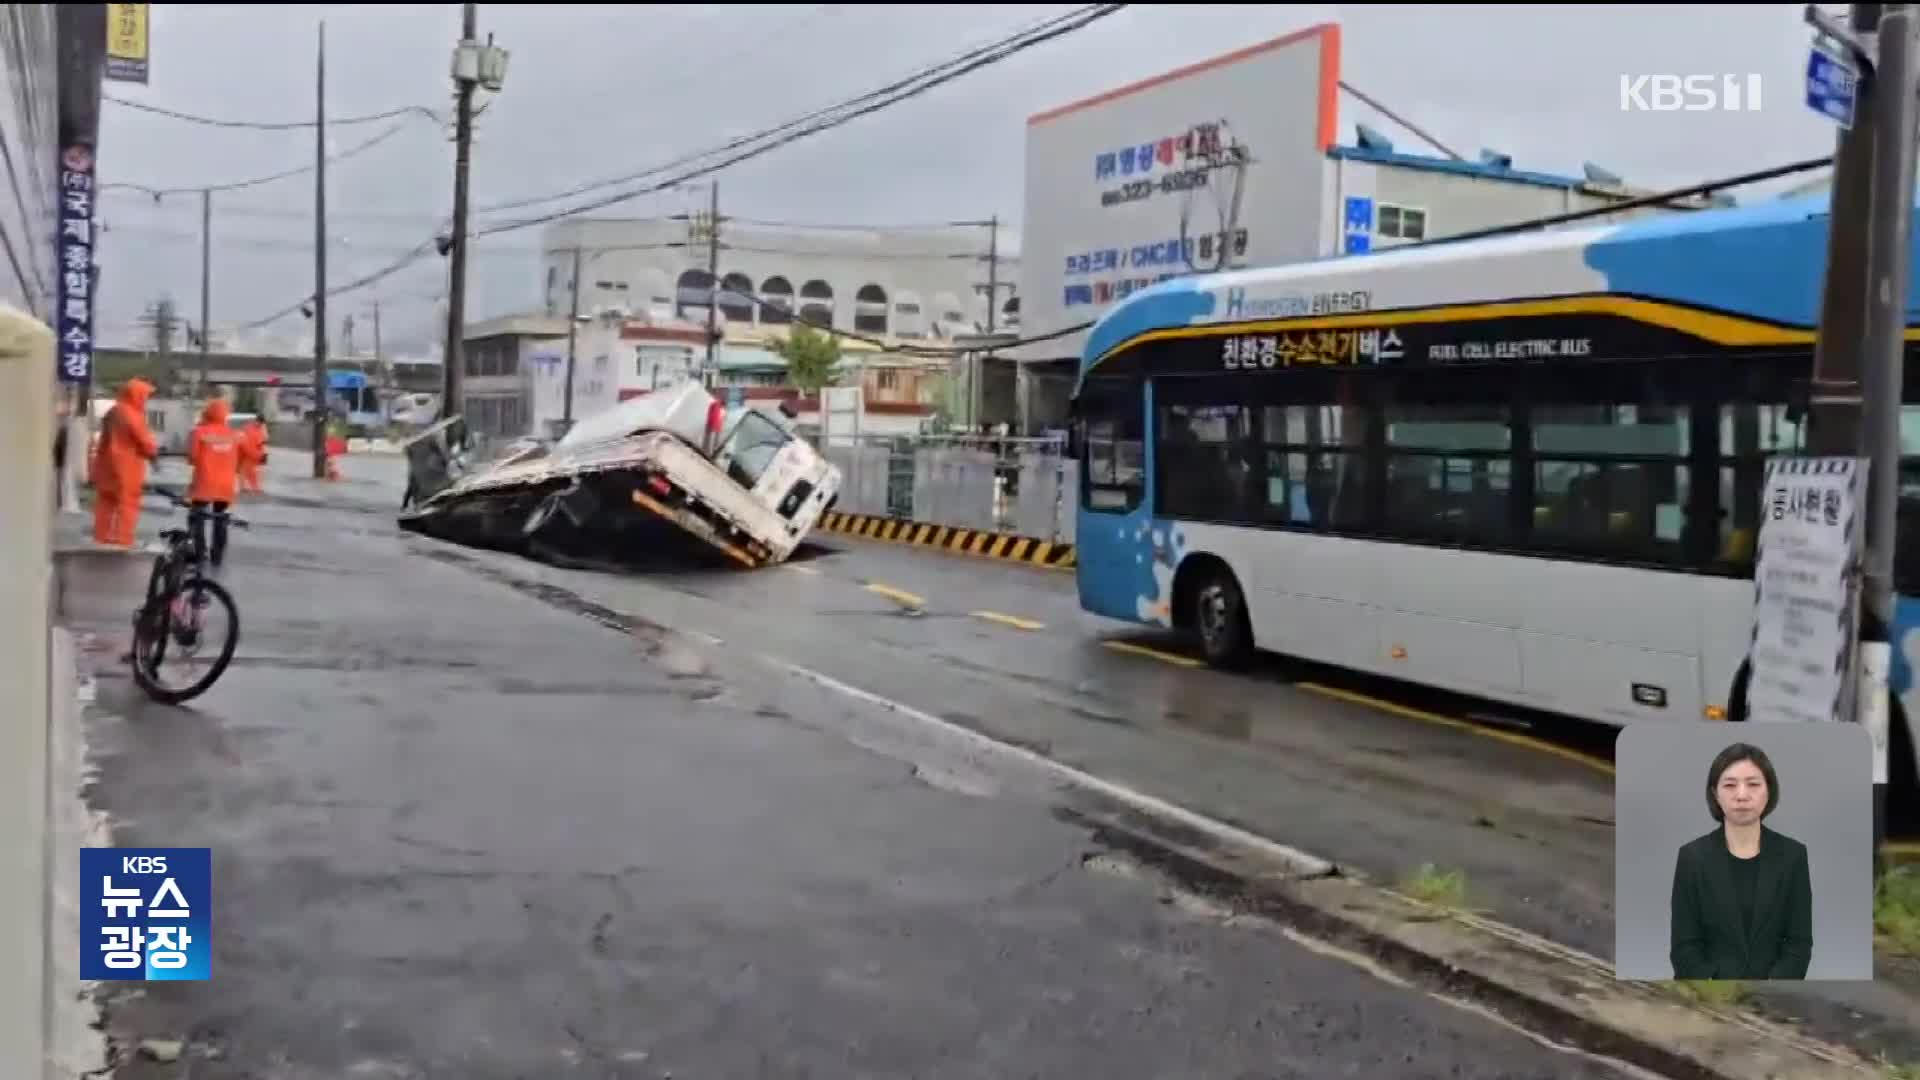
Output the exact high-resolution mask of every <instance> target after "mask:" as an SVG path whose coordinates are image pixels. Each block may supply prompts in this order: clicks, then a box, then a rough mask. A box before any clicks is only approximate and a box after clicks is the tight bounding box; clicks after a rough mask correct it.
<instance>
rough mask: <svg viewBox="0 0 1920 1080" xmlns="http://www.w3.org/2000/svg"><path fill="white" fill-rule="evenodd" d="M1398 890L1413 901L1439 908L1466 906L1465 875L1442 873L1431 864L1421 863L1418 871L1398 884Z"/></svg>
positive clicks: (1461, 872) (1458, 872)
mask: <svg viewBox="0 0 1920 1080" xmlns="http://www.w3.org/2000/svg"><path fill="white" fill-rule="evenodd" d="M1400 890H1401V891H1402V892H1404V893H1406V894H1407V895H1408V896H1411V897H1413V898H1414V899H1415V900H1423V901H1425V902H1427V903H1429V904H1434V905H1436V906H1439V907H1448V908H1464V907H1466V906H1467V875H1466V873H1465V872H1464V871H1460V870H1446V871H1442V870H1440V869H1439V868H1437V867H1435V866H1434V865H1433V864H1432V863H1422V864H1421V865H1420V869H1418V870H1415V871H1414V872H1413V873H1412V874H1410V875H1408V876H1407V878H1406V880H1405V881H1403V882H1401V883H1400Z"/></svg>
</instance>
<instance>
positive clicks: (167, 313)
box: [153, 296, 179, 394]
mask: <svg viewBox="0 0 1920 1080" xmlns="http://www.w3.org/2000/svg"><path fill="white" fill-rule="evenodd" d="M173 312H174V308H173V300H172V299H171V298H170V297H165V296H163V297H161V298H160V299H159V300H156V301H154V304H153V348H154V352H156V353H158V354H159V356H160V381H161V384H162V385H163V386H164V387H165V388H166V389H165V391H164V392H166V393H169V394H170V393H172V392H173V389H174V386H173V384H174V383H175V382H176V381H177V380H176V378H175V375H174V370H173V328H174V324H176V323H177V322H179V318H178V317H177V316H175V315H174V313H173Z"/></svg>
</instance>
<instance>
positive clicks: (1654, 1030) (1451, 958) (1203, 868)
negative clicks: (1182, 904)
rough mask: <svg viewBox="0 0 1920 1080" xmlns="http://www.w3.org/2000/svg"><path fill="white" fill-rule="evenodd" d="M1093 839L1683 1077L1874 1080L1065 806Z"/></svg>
mask: <svg viewBox="0 0 1920 1080" xmlns="http://www.w3.org/2000/svg"><path fill="white" fill-rule="evenodd" d="M1059 813H1061V814H1062V815H1063V816H1066V817H1069V818H1071V819H1074V820H1077V821H1078V822H1079V823H1080V824H1082V825H1084V826H1086V827H1087V828H1089V829H1091V830H1092V831H1093V834H1094V836H1095V838H1096V839H1097V840H1099V841H1100V842H1102V843H1104V844H1106V845H1108V846H1110V847H1112V848H1114V849H1115V850H1118V851H1121V852H1123V853H1125V854H1127V855H1130V856H1132V857H1133V858H1136V859H1138V860H1139V861H1140V862H1142V863H1144V864H1146V865H1148V866H1151V867H1153V868H1155V869H1158V870H1160V871H1162V872H1163V873H1166V874H1167V875H1168V876H1169V877H1171V878H1172V879H1174V880H1175V881H1177V882H1178V883H1179V884H1180V885H1181V886H1182V887H1184V888H1187V889H1189V890H1191V891H1194V892H1197V893H1200V894H1202V895H1205V896H1208V897H1210V898H1212V899H1214V900H1216V901H1219V902H1222V903H1225V904H1228V905H1229V906H1231V907H1233V908H1235V909H1239V910H1244V911H1247V912H1250V913H1252V914H1254V915H1257V916H1261V917H1265V918H1268V919H1271V920H1273V921H1275V922H1277V923H1280V924H1282V925H1286V926H1291V927H1293V928H1295V929H1296V930H1299V931H1301V932H1303V933H1306V934H1309V935H1311V936H1313V937H1317V938H1320V939H1321V940H1323V941H1327V942H1330V943H1333V944H1335V945H1338V946H1343V947H1346V948H1348V949H1351V950H1354V951H1356V952H1360V953H1362V954H1364V955H1366V956H1370V957H1372V958H1375V959H1377V960H1379V961H1381V962H1382V963H1384V964H1386V965H1387V966H1389V967H1390V968H1391V969H1393V970H1394V971H1395V972H1396V973H1398V974H1400V975H1403V976H1406V977H1409V978H1411V979H1413V980H1414V981H1415V982H1416V983H1417V984H1419V985H1420V986H1422V987H1423V988H1424V989H1427V990H1430V991H1434V992H1437V993H1441V994H1445V995H1449V996H1452V997H1456V998H1465V999H1469V1000H1474V1001H1478V1002H1480V1003H1482V1004H1485V1005H1488V1006H1491V1007H1492V1008H1493V1009H1494V1010H1495V1011H1496V1012H1497V1013H1499V1014H1501V1015H1503V1016H1505V1017H1506V1018H1508V1019H1509V1020H1512V1021H1514V1022H1516V1023H1518V1024H1520V1025H1521V1026H1523V1027H1525V1028H1527V1029H1528V1030H1533V1031H1537V1032H1541V1033H1543V1034H1549V1035H1551V1036H1553V1037H1556V1038H1559V1039H1561V1040H1562V1041H1564V1042H1566V1043H1568V1044H1570V1045H1573V1046H1577V1047H1578V1048H1580V1049H1581V1050H1584V1051H1587V1052H1589V1053H1592V1054H1597V1055H1601V1056H1604V1057H1609V1058H1613V1059H1616V1060H1618V1061H1624V1062H1627V1063H1629V1064H1632V1065H1635V1066H1638V1067H1640V1068H1643V1069H1648V1070H1651V1071H1654V1072H1657V1073H1658V1074H1660V1075H1661V1076H1663V1077H1671V1078H1676V1080H1677V1078H1686V1080H1754V1078H1759V1077H1765V1078H1768V1080H1815V1078H1821V1080H1825V1078H1838V1077H1854V1078H1863V1077H1877V1076H1879V1075H1881V1074H1880V1072H1879V1070H1878V1069H1877V1067H1876V1066H1875V1065H1874V1064H1873V1063H1872V1062H1871V1061H1869V1060H1868V1059H1867V1058H1866V1057H1864V1056H1863V1055H1861V1054H1860V1053H1858V1052H1856V1051H1854V1050H1851V1049H1848V1048H1845V1047H1841V1046H1836V1045H1833V1044H1829V1043H1825V1042H1821V1041H1820V1040H1817V1039H1813V1038H1810V1037H1808V1036H1805V1035H1803V1034H1801V1033H1799V1032H1797V1031H1794V1030H1792V1029H1791V1028H1788V1027H1785V1026H1782V1025H1779V1024H1774V1023H1771V1022H1768V1021H1766V1020H1762V1019H1760V1018H1758V1017H1755V1016H1752V1015H1749V1014H1743V1013H1735V1012H1722V1011H1718V1010H1709V1009H1706V1008H1704V1007H1702V1006H1697V1005H1694V1004H1692V1003H1689V1002H1686V1001H1683V1000H1681V999H1680V998H1678V997H1676V996H1674V995H1672V994H1671V993H1668V992H1665V991H1663V990H1660V989H1658V988H1657V987H1658V984H1645V983H1630V982H1621V981H1618V980H1616V979H1615V978H1614V977H1613V970H1612V965H1610V964H1608V963H1607V962H1605V961H1603V960H1601V959H1599V958H1598V957H1594V956H1590V955H1588V954H1586V953H1582V952H1580V951H1579V950H1576V949H1572V948H1569V947H1567V946H1563V945H1559V944H1556V943H1554V942H1552V941H1549V940H1547V939H1544V938H1541V937H1538V936H1535V935H1533V934H1529V933H1526V932H1525V931H1522V930H1518V929H1515V928H1513V927H1510V926H1505V925H1503V924H1501V923H1497V922H1494V921H1493V920H1490V919H1486V918H1483V917H1481V916H1478V915H1474V914H1471V913H1467V912H1458V911H1450V910H1447V909H1444V908H1439V907H1435V906H1433V905H1430V904H1426V903H1423V902H1421V901H1418V900H1414V899H1412V898H1409V897H1406V896H1402V895H1401V894H1399V893H1396V892H1393V891H1391V890H1389V889H1386V888H1383V887H1381V886H1378V885H1374V884H1371V883H1369V882H1367V881H1365V880H1364V879H1362V878H1359V877H1357V876H1352V875H1349V874H1347V873H1346V872H1345V871H1342V873H1341V874H1337V875H1329V876H1320V877H1305V878H1303V877H1299V876H1296V875H1285V874H1282V875H1275V874H1272V873H1270V872H1269V873H1262V872H1261V871H1260V870H1259V869H1258V867H1259V865H1260V862H1259V859H1258V857H1257V855H1240V854H1236V853H1233V852H1227V851H1221V850H1218V849H1211V850H1202V849H1200V848H1197V847H1195V846H1193V845H1192V844H1190V843H1188V842H1186V841H1185V840H1183V839H1181V838H1177V837H1173V836H1169V835H1166V830H1165V829H1163V828H1161V827H1159V826H1158V824H1157V823H1154V822H1151V821H1146V820H1143V819H1141V818H1139V817H1138V816H1137V815H1132V814H1126V815H1119V814H1108V813H1102V812H1098V811H1088V810H1086V809H1077V810H1061V811H1059Z"/></svg>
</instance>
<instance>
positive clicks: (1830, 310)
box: [1807, 4, 1881, 457]
mask: <svg viewBox="0 0 1920 1080" xmlns="http://www.w3.org/2000/svg"><path fill="white" fill-rule="evenodd" d="M1880 6H1881V5H1879V4H1855V5H1853V20H1852V22H1853V30H1854V32H1855V33H1856V34H1859V35H1860V36H1861V37H1868V36H1871V35H1872V34H1873V33H1874V32H1875V30H1876V29H1877V28H1878V27H1879V25H1880ZM1876 96H1877V95H1874V94H1872V93H1865V94H1859V95H1857V97H1856V102H1855V105H1854V115H1853V126H1852V127H1850V128H1841V129H1840V132H1839V135H1838V137H1837V138H1836V140H1835V149H1834V155H1833V182H1832V196H1831V202H1830V204H1829V207H1828V222H1829V226H1828V228H1829V233H1830V235H1829V237H1828V240H1827V243H1828V249H1827V250H1828V256H1827V269H1826V281H1825V284H1824V292H1823V293H1822V295H1821V298H1820V332H1819V334H1818V335H1816V336H1815V338H1814V345H1813V382H1812V385H1811V387H1810V391H1809V393H1808V395H1807V425H1808V426H1807V452H1808V453H1811V454H1819V455H1822V456H1827V455H1838V456H1843V457H1851V456H1853V455H1855V454H1857V453H1859V452H1860V406H1861V395H1860V371H1861V362H1860V361H1861V347H1862V345H1863V340H1862V339H1863V338H1864V336H1865V326H1864V323H1863V321H1862V320H1864V319H1865V318H1866V314H1867V311H1866V307H1865V305H1863V304H1862V303H1861V302H1860V298H1861V297H1863V296H1865V295H1866V292H1867V214H1868V211H1869V207H1870V203H1871V200H1872V197H1873V128H1874V115H1875V111H1876V108H1877V106H1876V104H1875V102H1874V98H1875V97H1876Z"/></svg>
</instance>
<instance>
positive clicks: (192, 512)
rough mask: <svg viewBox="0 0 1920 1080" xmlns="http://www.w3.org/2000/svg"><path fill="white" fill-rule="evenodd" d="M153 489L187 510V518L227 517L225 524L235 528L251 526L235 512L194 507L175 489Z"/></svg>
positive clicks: (248, 527)
mask: <svg viewBox="0 0 1920 1080" xmlns="http://www.w3.org/2000/svg"><path fill="white" fill-rule="evenodd" d="M153 490H154V491H155V492H156V493H158V494H160V495H162V496H164V497H165V498H166V500H167V501H168V502H170V503H172V504H173V505H175V506H177V507H179V508H180V509H182V510H185V511H187V517H188V518H189V519H192V518H195V517H203V518H212V517H225V518H226V519H227V524H229V525H232V526H233V527H234V528H236V529H250V528H252V527H253V526H252V525H250V524H249V523H248V522H247V519H245V518H243V517H240V516H238V515H236V514H233V513H231V512H229V513H226V514H220V513H218V512H217V511H212V510H200V509H196V508H195V507H194V505H193V503H192V502H191V501H190V500H188V499H186V498H183V497H182V496H181V494H180V492H179V491H178V490H177V489H174V488H159V487H157V488H154V489H153Z"/></svg>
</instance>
